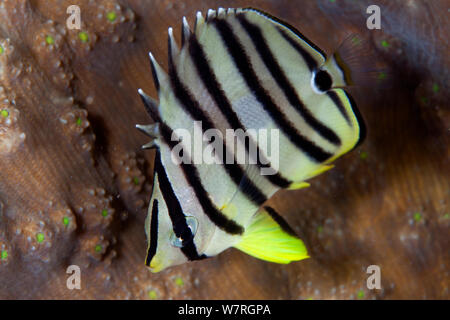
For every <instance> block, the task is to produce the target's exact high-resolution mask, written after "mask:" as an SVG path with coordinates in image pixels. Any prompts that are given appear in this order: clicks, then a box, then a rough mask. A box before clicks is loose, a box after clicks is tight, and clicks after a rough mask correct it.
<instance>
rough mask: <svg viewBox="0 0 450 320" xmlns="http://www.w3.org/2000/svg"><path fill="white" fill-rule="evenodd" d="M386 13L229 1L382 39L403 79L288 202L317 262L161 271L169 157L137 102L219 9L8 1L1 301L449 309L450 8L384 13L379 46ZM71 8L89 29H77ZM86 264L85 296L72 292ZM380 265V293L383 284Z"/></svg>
mask: <svg viewBox="0 0 450 320" xmlns="http://www.w3.org/2000/svg"><path fill="white" fill-rule="evenodd" d="M369 2H370V1H369ZM369 2H368V1H359V2H358V4H355V3H354V2H353V1H348V2H346V1H342V2H340V3H339V4H338V3H337V2H331V1H325V0H320V1H317V3H315V2H313V1H302V2H301V7H300V6H298V4H296V3H295V1H269V0H267V1H250V2H249V1H245V2H243V1H238V0H236V1H229V2H227V5H228V6H230V7H239V6H248V5H253V6H255V7H258V8H260V9H263V10H266V11H268V12H270V13H272V14H274V15H275V16H278V17H280V18H282V19H285V20H287V21H289V22H290V23H291V24H293V25H295V26H297V27H299V28H302V27H303V28H302V31H303V32H304V33H305V34H307V35H308V36H310V37H311V38H312V39H313V40H314V41H316V42H317V44H318V45H320V46H323V47H324V48H325V49H328V50H332V49H334V48H336V46H337V43H338V41H339V39H342V38H343V37H344V36H345V35H346V34H348V33H349V32H351V31H354V30H358V31H362V32H365V33H368V35H369V37H371V38H372V43H373V44H374V46H375V47H376V48H377V50H378V51H377V52H378V53H379V54H380V56H383V57H384V59H385V60H386V61H387V62H388V63H389V65H390V68H391V72H390V73H388V77H390V78H391V82H392V86H391V88H388V89H382V90H384V91H382V90H381V89H377V88H358V89H357V90H355V92H354V96H355V99H356V101H357V102H358V105H359V106H360V109H361V112H362V114H363V115H364V118H365V119H366V122H367V124H368V132H369V135H368V138H367V140H366V142H365V143H364V144H363V145H362V146H361V147H360V148H359V149H358V150H356V151H354V152H353V153H351V154H349V155H347V156H345V157H344V158H343V159H341V160H340V161H338V163H337V167H336V169H333V170H332V171H330V172H329V173H327V174H324V175H323V176H321V177H318V178H316V179H314V180H313V181H312V187H311V188H309V189H308V190H299V191H295V192H294V191H290V192H288V191H286V192H280V193H278V194H277V195H276V196H275V197H274V198H273V199H272V200H271V204H272V205H273V206H274V207H276V208H277V209H278V211H279V212H281V213H282V214H283V216H284V217H286V219H287V220H288V221H289V222H290V224H291V225H292V226H293V227H294V228H295V229H296V231H297V232H298V233H299V234H300V235H301V236H302V238H303V239H304V240H305V244H306V246H307V247H308V249H309V252H310V255H311V259H308V260H305V261H302V262H300V263H293V264H290V265H287V266H284V265H275V264H270V263H267V262H263V261H259V260H256V259H254V258H251V257H249V256H247V255H245V254H242V253H240V252H237V251H236V250H228V251H226V252H225V253H223V254H221V255H219V256H217V257H214V258H211V259H208V260H205V261H200V262H195V263H191V264H186V265H183V266H179V267H175V268H172V269H169V270H167V271H164V272H162V273H160V274H150V273H149V272H148V270H147V269H146V268H145V266H144V264H143V261H144V257H145V251H146V250H145V249H146V241H145V235H144V230H143V221H144V219H145V216H146V206H147V202H148V200H149V196H150V191H151V183H152V165H151V164H152V153H151V152H146V153H142V151H140V146H141V145H142V144H144V143H145V142H146V141H145V140H146V139H145V137H144V136H143V135H141V134H140V133H139V132H137V131H136V130H135V129H134V125H135V124H136V123H143V122H150V119H148V118H147V116H146V115H145V111H144V108H143V107H142V105H141V102H140V101H139V98H138V95H137V92H136V90H137V88H139V87H143V88H144V89H146V90H145V91H147V92H154V91H152V90H153V88H152V87H151V82H152V81H151V75H150V72H149V66H148V62H147V52H148V51H149V50H151V51H152V52H153V53H154V55H155V56H156V57H157V58H158V60H160V61H165V59H164V56H165V55H166V51H165V50H166V49H165V45H166V36H167V28H168V27H169V26H175V27H176V26H179V25H180V21H181V18H182V16H186V17H187V18H188V20H190V21H192V20H191V19H190V18H191V17H194V13H195V11H197V10H201V11H203V12H204V11H206V10H207V9H209V8H216V7H217V6H218V2H216V1H206V0H205V1H195V2H193V3H192V4H190V5H189V6H187V5H186V4H185V3H184V2H182V1H168V0H166V1H159V2H153V1H139V0H128V1H125V0H123V1H117V0H102V1H92V0H78V1H65V0H60V1H41V0H29V1H27V0H4V1H0V21H2V23H1V24H0V163H1V164H0V279H1V282H0V298H66V299H79V298H118V299H124V298H138V299H166V298H194V299H195V298H271V299H306V298H314V299H328V298H344V299H347V298H354V299H372V298H448V297H449V292H448V283H449V275H448V269H449V252H448V249H447V248H448V245H449V238H448V228H449V224H450V219H449V207H448V199H449V190H450V188H449V187H450V186H449V179H448V178H449V172H448V166H449V162H448V159H449V155H450V153H449V149H448V146H449V136H448V127H449V112H448V105H447V104H448V92H449V91H448V87H447V85H448V83H445V79H448V74H447V75H445V70H449V60H448V57H447V56H448V55H447V52H448V43H447V39H446V38H445V36H443V35H445V34H446V33H448V30H449V26H448V22H447V19H441V17H442V14H440V12H439V9H440V5H439V4H436V2H433V4H429V3H428V2H426V1H415V2H414V4H411V3H412V2H411V3H410V4H408V5H406V4H405V3H404V2H402V1H383V2H382V5H381V6H382V17H383V19H385V20H383V21H384V27H383V28H384V29H382V30H381V31H373V32H372V33H371V31H368V30H366V29H365V17H366V16H365V15H364V14H361V12H363V13H364V10H363V9H364V8H366V7H367V6H368V5H369V4H370V3H369ZM72 4H77V5H79V6H80V8H81V12H82V26H81V30H68V29H67V28H66V27H65V22H66V19H67V17H68V15H67V13H66V8H67V7H68V6H69V5H72ZM222 5H223V4H222ZM442 6H443V4H442ZM299 8H301V10H300V9H299ZM445 9H446V8H445ZM444 11H446V10H444ZM400 12H401V13H400ZM343 16H345V17H347V19H346V22H347V23H346V24H345V25H344V24H343V23H342V20H343V19H342V17H343ZM311 17H314V19H311ZM405 17H406V18H405ZM407 17H414V18H415V19H416V20H417V21H420V22H421V25H422V26H425V27H424V28H421V29H418V28H417V27H414V26H411V25H410V23H409V21H408V20H407ZM337 26H338V27H337ZM405 26H406V27H405ZM176 29H177V28H176ZM330 30H332V31H334V32H331V33H330ZM405 30H406V31H405ZM440 70H444V72H440ZM153 96H155V95H154V94H153ZM143 119H144V120H143ZM147 119H148V120H147ZM71 264H77V265H79V266H80V267H81V272H82V289H81V290H69V289H67V287H66V279H67V276H68V275H67V274H66V268H67V267H68V266H69V265H71ZM372 264H375V265H379V266H380V267H381V272H382V289H381V290H369V289H367V287H366V279H367V276H368V275H367V273H366V268H367V266H369V265H372ZM50 278H51V279H52V281H48V280H49V279H50Z"/></svg>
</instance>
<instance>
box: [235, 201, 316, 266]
mask: <svg viewBox="0 0 450 320" xmlns="http://www.w3.org/2000/svg"><path fill="white" fill-rule="evenodd" d="M234 247H235V248H236V249H239V250H241V251H243V252H245V253H247V254H248V255H251V256H253V257H255V258H258V259H262V260H266V261H270V262H276V263H282V264H287V263H290V262H292V261H299V260H303V259H306V258H308V257H309V256H308V252H307V250H306V247H305V245H304V244H303V241H302V240H301V239H299V238H298V237H297V236H296V235H295V233H294V231H293V230H292V229H291V228H290V227H289V225H288V224H287V223H286V221H285V220H283V218H281V216H279V215H278V214H277V213H276V212H275V210H273V209H272V208H270V207H265V208H264V209H262V210H261V211H259V212H258V213H257V214H256V215H255V216H254V217H253V220H252V222H251V224H250V226H249V227H247V229H246V231H245V232H244V235H243V236H242V240H241V241H240V242H239V243H238V244H236V245H234Z"/></svg>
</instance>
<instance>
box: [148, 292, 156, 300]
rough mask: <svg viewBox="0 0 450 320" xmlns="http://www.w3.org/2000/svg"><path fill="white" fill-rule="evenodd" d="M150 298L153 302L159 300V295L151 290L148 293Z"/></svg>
mask: <svg viewBox="0 0 450 320" xmlns="http://www.w3.org/2000/svg"><path fill="white" fill-rule="evenodd" d="M148 297H149V298H150V299H152V300H156V299H157V298H158V294H157V293H156V291H155V290H150V291H149V292H148Z"/></svg>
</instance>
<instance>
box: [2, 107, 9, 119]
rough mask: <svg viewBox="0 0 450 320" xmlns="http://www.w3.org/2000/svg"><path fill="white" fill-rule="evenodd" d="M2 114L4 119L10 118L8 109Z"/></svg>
mask: <svg viewBox="0 0 450 320" xmlns="http://www.w3.org/2000/svg"><path fill="white" fill-rule="evenodd" d="M0 114H1V116H2V117H3V118H8V116H9V111H8V110H6V109H3V110H2V111H0Z"/></svg>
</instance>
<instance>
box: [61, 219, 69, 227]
mask: <svg viewBox="0 0 450 320" xmlns="http://www.w3.org/2000/svg"><path fill="white" fill-rule="evenodd" d="M62 223H63V225H65V226H66V227H67V226H68V225H69V223H70V219H69V218H68V217H64V218H63V220H62Z"/></svg>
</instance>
